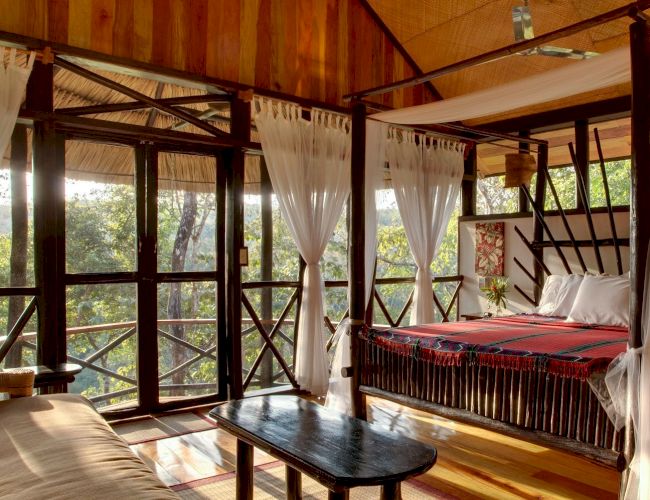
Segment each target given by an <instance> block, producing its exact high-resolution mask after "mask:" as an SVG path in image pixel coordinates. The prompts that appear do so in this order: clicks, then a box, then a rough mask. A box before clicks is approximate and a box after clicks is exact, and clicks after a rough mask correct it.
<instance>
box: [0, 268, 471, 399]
mask: <svg viewBox="0 0 650 500" xmlns="http://www.w3.org/2000/svg"><path fill="white" fill-rule="evenodd" d="M414 282H415V279H414V278H412V277H403V278H380V279H377V280H376V282H375V289H374V293H373V296H374V305H375V306H376V313H377V315H380V316H381V317H383V318H384V319H385V320H386V323H387V324H386V325H385V326H391V327H397V326H400V325H401V324H402V322H403V320H404V318H405V317H406V314H407V312H408V310H409V308H410V307H411V304H412V302H413V292H412V291H411V292H410V294H409V295H408V296H407V299H406V301H405V303H404V304H403V305H402V306H401V309H400V311H399V313H398V314H397V316H396V317H395V318H393V315H391V313H390V312H389V307H387V305H386V303H385V301H384V298H383V297H384V296H383V295H382V293H381V289H382V287H385V286H388V285H408V284H412V283H414ZM462 282H463V277H462V276H446V277H439V278H434V279H433V280H432V284H447V283H448V284H450V285H453V289H452V290H450V291H449V293H448V294H447V296H448V297H449V300H448V303H447V304H446V305H444V304H443V302H444V299H441V297H439V293H438V294H437V293H436V291H435V290H433V289H432V299H433V302H434V304H435V306H436V308H437V311H438V312H439V314H440V318H441V319H442V321H449V320H450V315H451V312H452V310H453V308H454V306H457V304H458V295H459V290H460V287H461V286H462ZM347 286H348V283H347V281H326V282H325V287H326V289H335V288H346V287H347ZM242 288H243V291H242V307H243V308H244V310H245V311H246V313H247V314H248V317H244V318H243V319H242V332H241V335H242V338H243V339H245V338H249V337H250V336H255V335H256V334H257V335H259V337H260V343H259V344H258V346H259V347H260V348H259V351H258V352H257V353H256V355H255V358H254V360H253V362H252V363H251V364H250V366H249V367H247V368H244V389H245V390H246V389H248V388H250V387H251V386H258V387H260V388H265V384H267V385H268V384H269V379H268V377H267V378H266V379H265V380H262V378H261V377H260V375H259V374H258V373H257V372H258V371H259V368H260V366H261V365H262V363H263V360H264V357H265V356H266V354H267V352H270V353H271V355H272V356H273V358H274V359H275V360H277V364H278V365H279V369H278V370H277V371H275V372H273V373H272V374H271V377H270V384H271V385H277V384H278V383H280V381H281V379H286V381H288V383H289V384H290V385H292V386H293V387H296V388H297V387H298V384H297V382H296V379H295V375H294V364H293V359H294V358H295V338H296V332H297V330H298V318H299V315H300V306H301V304H300V300H301V292H302V286H301V283H300V282H299V281H273V282H271V281H269V282H264V281H258V282H248V283H244V284H243V286H242ZM269 288H271V289H281V288H284V289H289V290H291V292H290V293H288V297H289V298H288V300H287V301H286V303H285V304H284V305H283V307H282V309H281V312H280V314H279V315H278V316H277V317H276V318H273V319H261V318H260V314H258V312H257V311H256V310H255V307H254V306H253V303H252V302H251V300H250V298H249V295H248V294H250V293H251V291H253V290H258V291H259V290H264V289H269ZM34 308H35V302H34V301H32V302H31V303H30V304H29V305H28V307H27V309H26V311H25V313H24V316H25V318H26V319H24V318H23V319H24V321H22V320H21V321H18V322H17V324H16V327H15V328H14V329H12V331H11V332H10V333H9V334H8V335H7V336H5V337H0V342H3V344H2V345H3V346H9V345H10V344H13V343H14V342H15V341H17V340H18V341H19V345H20V346H21V347H22V348H25V349H29V350H33V351H35V350H36V333H34V332H25V333H22V332H20V330H22V328H24V326H25V324H26V323H27V319H29V316H30V315H31V314H32V313H33V312H34V311H33V310H34ZM292 312H293V314H291V313H292ZM289 316H293V317H289ZM347 316H348V312H347V310H346V311H345V312H344V313H343V315H342V316H341V317H340V318H330V317H329V316H327V315H326V316H325V317H324V318H323V319H324V322H325V325H326V326H327V328H328V330H329V332H330V338H329V341H328V343H327V348H328V350H329V349H330V348H331V347H332V340H333V337H334V333H335V331H336V328H337V326H338V324H339V323H340V322H341V321H343V320H344V319H345V318H346V317H347ZM294 318H295V319H294ZM382 323H383V322H382ZM158 325H159V328H158V330H157V334H158V337H159V338H162V339H165V340H166V341H168V342H171V343H172V344H174V345H177V346H182V347H183V348H185V349H186V350H187V352H188V354H189V355H188V356H187V359H186V360H185V361H183V362H182V363H181V364H179V365H178V366H173V367H171V368H169V369H168V370H166V371H165V372H164V373H161V374H160V375H159V376H158V381H159V382H160V390H161V391H169V392H170V394H171V393H175V394H178V393H179V392H182V391H183V390H201V391H203V390H214V391H216V390H217V381H216V380H214V381H188V382H186V383H181V384H179V383H173V382H172V383H170V382H171V379H172V377H173V376H174V375H176V374H179V373H185V374H187V373H189V371H190V369H191V368H192V367H194V366H195V365H196V364H197V363H199V362H201V361H203V360H206V359H207V360H212V361H214V362H215V363H218V362H219V360H218V356H217V343H216V337H217V336H216V334H214V331H212V333H211V335H212V336H213V340H212V341H211V342H208V345H207V346H205V345H204V346H203V347H202V346H199V345H196V344H195V343H192V342H190V341H189V340H187V339H182V338H178V337H176V336H174V335H172V334H171V333H169V332H168V331H166V330H165V329H164V327H165V326H172V325H185V326H188V327H196V326H201V325H214V326H215V327H216V320H215V319H164V320H159V321H158ZM66 332H67V336H68V338H71V339H72V338H74V337H76V336H79V335H98V334H105V333H117V334H116V335H115V336H113V337H112V338H111V339H110V340H109V341H108V342H106V343H105V344H104V345H102V346H98V347H97V348H96V349H94V350H92V352H86V353H84V356H81V355H79V354H76V355H74V354H68V361H69V362H71V363H76V364H79V365H81V366H82V367H83V368H84V369H86V370H91V371H93V372H95V373H97V374H99V375H102V376H103V377H106V378H107V380H110V381H113V382H116V381H117V382H121V383H122V384H125V385H127V387H121V388H118V389H113V390H110V389H108V384H107V385H106V388H107V390H105V392H103V393H101V394H96V395H91V396H90V397H89V399H90V400H91V401H93V402H94V403H96V404H104V403H112V402H115V400H119V399H121V398H125V397H128V396H132V395H134V394H137V390H138V388H137V380H136V378H135V376H134V375H131V374H130V373H128V371H132V370H130V369H129V370H120V368H122V367H115V366H110V363H109V362H108V355H109V354H110V353H111V352H113V351H115V350H116V349H118V348H119V347H120V346H123V345H124V343H125V342H127V341H128V340H129V339H131V338H132V337H133V336H134V335H135V334H136V322H135V321H125V322H120V323H109V324H101V325H89V326H80V327H71V328H68V329H67V330H66ZM204 340H206V339H204ZM279 342H282V345H279ZM91 345H92V343H91ZM258 346H256V347H258ZM3 350H8V347H0V354H1V353H2V352H3ZM287 350H288V351H290V352H291V353H293V356H289V355H288V354H286V351H287ZM283 351H284V352H285V353H284V354H283ZM242 354H246V353H242ZM133 361H134V364H135V350H134V360H133ZM133 370H134V368H133ZM215 378H216V371H215ZM165 382H167V383H165Z"/></svg>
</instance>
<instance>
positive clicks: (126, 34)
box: [113, 0, 135, 58]
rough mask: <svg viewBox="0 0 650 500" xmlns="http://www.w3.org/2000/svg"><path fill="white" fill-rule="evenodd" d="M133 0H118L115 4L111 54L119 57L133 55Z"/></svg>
mask: <svg viewBox="0 0 650 500" xmlns="http://www.w3.org/2000/svg"><path fill="white" fill-rule="evenodd" d="M134 1H135V0H120V1H119V2H117V3H116V4H115V22H114V23H113V54H114V55H116V56H120V57H129V58H132V57H133V38H134V34H135V30H134V22H133V21H134V20H133V14H134Z"/></svg>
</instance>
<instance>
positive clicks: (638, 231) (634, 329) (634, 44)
mask: <svg viewBox="0 0 650 500" xmlns="http://www.w3.org/2000/svg"><path fill="white" fill-rule="evenodd" d="M630 52H631V54H630V55H631V61H632V162H631V163H632V166H631V172H630V177H631V181H632V187H631V193H630V194H631V201H630V292H631V293H630V338H629V345H630V347H632V348H635V347H641V345H642V324H641V320H642V308H643V294H644V280H645V274H646V264H647V263H646V255H647V251H648V241H649V240H650V215H648V214H650V196H648V190H650V170H648V165H649V164H650V116H649V115H648V109H650V69H649V68H648V61H649V60H650V30H649V29H648V25H647V23H646V22H645V21H644V20H637V21H636V22H634V23H633V24H631V25H630ZM628 401H629V398H628ZM628 415H629V412H628ZM633 448H634V442H633V436H632V425H631V422H630V419H629V417H628V421H627V422H626V433H625V455H626V458H627V459H628V463H629V461H630V459H631V458H632V452H633ZM623 479H624V481H623V482H622V483H623V487H624V483H625V477H624V478H623Z"/></svg>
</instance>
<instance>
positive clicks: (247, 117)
mask: <svg viewBox="0 0 650 500" xmlns="http://www.w3.org/2000/svg"><path fill="white" fill-rule="evenodd" d="M231 114H232V135H233V136H234V137H235V138H237V139H239V140H241V141H244V142H245V141H248V140H249V139H250V124H251V105H250V102H245V101H243V100H242V99H240V98H236V99H234V100H233V102H232V113H231ZM222 158H223V166H224V169H225V172H226V214H227V222H226V293H227V297H226V309H227V319H226V329H227V338H228V342H227V348H228V355H229V356H228V383H229V398H230V399H239V398H241V397H243V395H244V392H243V381H242V343H241V307H242V284H241V258H240V250H241V249H242V247H243V246H244V168H245V166H244V165H245V155H244V151H243V150H241V149H237V148H234V149H231V150H228V151H225V152H224V153H223V156H222Z"/></svg>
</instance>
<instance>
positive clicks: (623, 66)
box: [344, 4, 650, 498]
mask: <svg viewBox="0 0 650 500" xmlns="http://www.w3.org/2000/svg"><path fill="white" fill-rule="evenodd" d="M645 6H646V5H645V4H643V5H638V4H631V5H630V6H628V7H627V8H626V9H621V10H620V12H618V13H617V15H618V17H622V16H625V15H630V16H631V17H632V18H633V19H634V22H633V23H632V24H631V27H630V40H631V42H630V49H631V50H630V54H631V57H630V61H629V62H628V60H627V57H626V56H625V54H624V53H623V52H620V51H619V52H616V53H614V52H612V53H609V54H606V55H605V56H600V57H598V58H594V59H591V60H588V61H584V62H580V63H575V64H573V65H568V66H566V67H565V68H563V69H561V70H556V71H554V72H549V73H548V74H546V75H544V76H543V77H541V78H540V77H530V78H527V79H524V80H523V81H522V82H521V84H522V86H521V87H518V86H517V83H520V82H513V83H512V84H509V85H506V86H505V87H504V88H501V89H496V90H494V89H493V90H488V91H483V92H481V93H479V94H478V95H476V96H463V97H460V98H454V99H449V100H445V101H442V102H440V103H431V104H428V105H424V106H419V107H414V108H410V109H406V110H395V111H389V112H386V113H379V114H377V115H374V116H373V118H374V119H377V120H382V121H383V120H385V121H387V122H391V123H400V124H403V125H409V126H411V127H420V128H421V127H422V124H423V123H444V122H446V121H448V120H462V119H466V118H467V117H476V116H482V115H481V113H484V114H483V115H485V114H490V113H494V112H495V111H496V109H495V108H494V106H495V105H497V106H501V107H500V108H499V109H498V110H499V111H505V110H507V109H512V108H515V107H520V106H523V105H525V103H526V99H531V96H530V94H533V95H534V94H535V92H530V88H539V89H541V92H542V93H543V94H545V95H546V97H544V96H542V97H541V99H542V101H543V100H546V99H557V98H559V97H561V96H562V95H565V96H567V95H571V94H572V93H577V92H580V91H581V90H583V89H584V88H585V87H584V86H583V85H592V84H593V85H602V86H607V85H611V84H612V83H616V82H620V81H626V80H628V79H630V78H631V80H632V130H633V132H632V188H631V198H632V199H631V208H630V211H631V227H630V235H631V236H630V240H629V246H630V283H629V287H630V288H629V290H630V292H629V297H630V298H629V332H628V329H627V328H611V329H610V328H605V329H601V328H600V327H595V326H587V327H585V326H584V325H583V324H582V323H584V322H573V323H562V324H560V323H559V322H558V321H557V319H555V320H553V319H542V318H540V317H515V318H510V319H508V320H502V319H495V320H488V321H478V322H473V323H468V324H465V325H462V326H457V325H455V326H449V325H444V326H439V325H437V326H435V327H433V326H431V325H421V326H416V327H415V328H413V327H409V328H405V329H397V330H388V331H384V332H379V331H376V330H368V328H367V326H365V321H364V318H365V317H366V308H367V304H368V301H367V300H364V298H367V295H366V293H365V290H364V281H363V279H361V278H362V277H363V276H364V275H365V272H364V271H367V267H368V265H369V263H368V262H367V261H366V262H364V250H365V242H364V230H366V231H367V230H368V227H367V222H366V221H365V220H364V208H365V201H364V194H365V193H364V184H363V179H364V172H363V169H357V170H356V171H354V170H353V173H352V178H353V182H352V195H351V240H352V241H351V252H350V269H351V280H350V283H351V291H350V316H351V320H350V323H351V329H352V334H351V338H350V342H351V365H352V367H351V369H347V370H344V374H346V375H347V374H350V375H351V378H352V409H353V412H354V414H355V415H357V416H363V415H364V412H365V404H364V395H365V394H372V395H378V396H382V397H387V398H390V399H393V400H396V401H398V402H400V403H404V404H407V405H411V406H416V407H418V408H422V409H428V410H431V411H434V412H439V413H442V414H447V415H450V416H454V417H457V418H458V417H467V416H468V415H470V414H473V415H474V417H476V418H473V421H475V422H480V423H481V424H484V425H488V426H492V427H497V428H502V429H504V430H507V431H511V432H512V431H517V432H519V431H522V430H528V431H530V432H529V433H528V435H529V437H531V438H538V439H539V438H541V439H542V440H546V441H547V442H549V443H551V442H552V443H554V444H560V445H562V444H564V445H566V446H567V447H572V445H575V446H573V448H574V449H580V450H581V451H582V452H585V453H588V454H590V455H591V456H594V457H601V458H606V456H607V455H608V453H607V452H606V450H607V449H608V450H614V451H621V452H624V456H625V459H626V460H627V464H629V463H630V461H631V460H632V456H633V449H634V443H633V438H632V425H630V423H631V421H632V420H633V421H634V422H635V423H637V424H638V425H637V426H636V427H635V429H634V434H635V436H636V449H637V453H636V454H635V455H634V459H633V460H632V464H631V466H630V467H629V468H628V471H627V473H626V476H625V477H626V478H628V480H627V481H624V485H623V490H622V492H623V493H624V494H625V495H626V497H628V498H642V497H644V494H643V492H646V491H648V486H649V485H648V484H644V483H643V481H644V480H643V479H642V478H643V474H641V472H640V471H641V470H643V469H644V468H647V467H648V464H647V463H646V462H647V460H648V456H647V455H648V454H647V453H646V452H645V451H644V450H647V443H646V438H644V437H643V436H644V429H643V428H642V427H640V425H645V424H644V423H643V422H646V421H647V420H648V419H647V418H644V415H647V412H648V411H649V409H648V404H647V392H646V391H645V390H644V388H643V387H640V384H639V383H635V382H634V381H637V382H638V380H643V375H642V374H643V373H645V371H647V370H648V366H646V364H647V363H649V361H650V360H648V359H647V356H646V357H643V358H641V360H642V361H641V362H639V358H640V356H639V355H640V354H641V352H642V349H643V347H642V346H643V345H644V343H643V333H642V332H643V325H644V324H645V323H644V320H643V314H642V311H643V307H642V306H643V297H644V277H645V275H646V253H647V248H648V240H649V236H650V226H649V225H648V224H647V222H646V221H645V219H644V216H640V214H641V213H650V212H649V211H648V210H649V209H650V207H649V205H650V201H649V200H648V198H649V197H647V196H645V197H644V196H642V195H641V190H642V189H643V187H642V186H644V185H647V182H648V175H647V169H645V168H640V165H641V164H643V163H648V162H650V144H649V141H648V131H649V130H650V123H649V117H648V116H647V110H648V109H649V108H650V73H649V72H648V69H647V65H646V61H647V60H648V58H649V57H650V30H648V27H647V24H646V16H645V15H643V14H642V13H641V14H639V9H641V10H642V9H643V8H645ZM607 20H611V19H607ZM604 21H605V19H601V20H599V22H604ZM580 24H581V23H578V24H577V25H573V26H570V27H568V28H566V30H568V31H571V30H578V29H584V28H585V26H578V25H580ZM563 31H564V30H558V31H557V32H554V36H556V37H559V36H561V35H562V32H563ZM515 45H516V46H512V47H510V48H509V49H512V50H508V51H506V52H508V53H515V52H516V51H517V50H519V49H521V50H523V49H524V48H525V47H519V45H517V44H515ZM504 50H505V49H504ZM497 52H498V51H494V53H489V54H486V55H485V56H484V57H483V56H477V57H475V58H472V59H470V60H468V61H462V62H460V63H455V64H453V65H451V66H449V67H446V68H442V69H440V70H438V71H434V72H432V73H431V74H427V75H424V76H422V77H417V78H412V79H408V80H405V81H402V82H397V83H395V84H388V85H386V86H382V87H378V88H375V89H370V90H368V91H362V92H358V93H355V94H351V95H350V96H348V97H350V98H356V99H359V98H361V97H366V96H371V95H375V94H379V93H383V92H387V91H392V90H395V89H398V88H401V87H405V86H409V85H415V84H418V83H422V82H423V81H425V80H429V79H430V78H433V77H435V76H439V75H442V74H446V73H449V72H451V71H453V70H455V69H458V68H462V67H467V66H471V65H472V64H476V63H482V62H486V61H489V60H493V59H495V58H497V57H501V56H503V55H504V54H503V53H497ZM600 63H602V65H601V64H600ZM590 70H594V74H595V75H598V76H597V78H594V79H593V80H589V76H590V75H589V72H590ZM601 70H602V72H601ZM585 76H586V78H587V80H589V82H587V81H586V80H585ZM573 81H581V82H582V83H579V84H578V85H577V86H576V87H573V86H572V82H573ZM594 82H595V83H594ZM536 86H538V87H536ZM550 87H552V88H550ZM589 88H594V87H589ZM526 89H528V96H525V95H524V94H525V93H526ZM564 92H566V93H564ZM522 95H523V97H522ZM512 96H514V98H513V99H512V105H509V100H510V98H511V97H512ZM535 99H537V97H532V101H530V102H540V101H535ZM366 105H367V103H366V102H365V101H356V103H355V104H354V107H353V118H352V153H351V154H352V161H353V165H355V164H356V165H359V164H364V163H366V175H367V171H368V169H367V167H368V166H367V162H366V155H365V152H366V135H365V129H366V123H367V121H366V111H367V106H366ZM465 106H467V107H468V108H470V109H469V111H468V109H467V108H466V107H465ZM476 108H478V109H479V110H478V111H476ZM436 111H439V112H440V113H439V114H436ZM538 147H539V149H538V153H539V157H538V164H539V167H538V176H537V182H536V197H535V200H536V201H537V202H538V203H539V206H540V207H543V199H544V194H545V190H546V182H547V181H546V177H547V175H546V174H547V172H546V155H547V149H546V147H545V146H544V145H543V144H541V145H539V146H538ZM389 162H390V159H389ZM578 192H579V193H580V194H581V195H582V196H584V186H582V187H581V186H580V179H579V181H578ZM528 195H529V193H528ZM529 199H530V200H531V201H532V196H529ZM585 206H586V210H585V215H586V217H587V223H588V225H589V226H590V234H591V243H589V241H587V242H580V245H579V244H578V243H577V242H575V241H574V238H573V236H572V235H571V232H570V230H568V233H569V235H570V241H568V242H562V245H560V244H558V243H557V241H554V238H553V236H552V235H551V234H550V232H548V228H547V226H546V225H545V224H544V218H543V213H542V210H540V209H536V210H535V225H534V237H533V239H532V241H528V240H527V239H526V238H525V236H524V235H523V234H520V236H521V237H522V239H524V240H525V241H524V242H525V243H526V246H527V247H528V248H529V250H531V252H533V255H534V257H535V259H534V260H535V269H534V271H533V273H529V276H530V278H531V280H533V282H534V285H535V294H534V295H535V296H534V297H533V298H530V297H528V299H529V300H530V301H531V302H532V303H533V304H537V303H539V301H540V299H541V298H542V288H543V285H544V280H545V274H549V273H548V268H547V267H546V266H545V264H544V247H551V246H552V247H554V248H555V249H556V250H557V252H558V255H560V257H562V250H561V247H562V246H573V247H574V249H575V251H576V252H577V253H578V255H580V249H579V246H585V245H587V246H592V247H593V249H594V252H595V253H596V256H597V257H599V246H600V245H602V244H603V243H602V241H599V240H597V239H596V238H595V236H594V232H593V228H592V227H591V215H590V213H589V209H588V203H587V204H585ZM560 211H561V210H560ZM610 212H611V208H610ZM639 216H640V217H639ZM565 227H566V226H565ZM612 229H613V231H614V234H613V238H612V242H611V243H610V244H612V245H615V246H616V252H617V258H618V266H619V273H620V272H621V269H620V257H618V256H619V255H620V253H619V252H620V247H621V246H623V244H624V242H623V241H621V240H620V239H619V238H617V236H616V233H615V228H614V227H612ZM370 231H372V229H370ZM580 261H581V265H582V271H583V272H584V271H585V269H584V263H583V261H582V259H581V257H580ZM370 265H371V263H370ZM565 267H568V266H565ZM598 271H599V272H601V273H602V272H603V269H602V263H601V261H600V258H598ZM570 272H571V270H570V269H567V273H568V274H569V273H570ZM438 328H441V330H439V329H438ZM477 330H483V331H482V332H481V338H482V339H483V338H486V337H485V336H484V335H485V333H486V331H487V332H492V335H493V336H494V338H492V339H491V342H490V341H487V342H486V341H483V340H482V339H481V340H477V337H478V335H476V333H477ZM507 332H509V333H510V334H512V333H513V332H514V333H515V335H514V338H517V337H518V336H519V337H521V336H522V335H521V334H522V332H524V333H523V337H525V339H521V340H520V341H519V342H517V341H515V340H513V338H510V337H507V336H506V335H507ZM517 332H518V333H517ZM489 335H490V334H489V333H488V336H489ZM569 336H570V338H571V341H569V340H568V338H569ZM532 337H539V338H545V339H546V340H547V341H548V340H550V339H555V340H556V341H557V342H556V343H555V344H552V343H551V344H549V343H544V344H543V345H542V346H541V347H540V344H539V343H538V342H537V341H533V340H532ZM595 338H598V339H599V340H598V342H593V340H594V339H595ZM573 342H575V344H574V343H573ZM498 343H500V344H501V345H500V346H499V347H496V346H495V344H498ZM490 344H493V345H490ZM569 344H571V345H569ZM626 348H627V349H626ZM572 350H575V351H576V352H579V353H580V354H578V355H576V353H572V352H571V351H572ZM619 354H620V355H621V357H619V362H618V364H617V366H618V368H619V369H618V371H619V372H625V371H627V382H625V381H624V380H623V381H622V380H621V379H620V378H619V379H618V381H616V380H612V378H611V377H610V375H612V374H611V373H609V374H608V375H607V379H608V385H609V386H610V387H613V386H614V385H616V384H618V391H613V392H614V394H613V399H614V401H613V406H615V407H616V409H617V411H618V412H619V414H622V415H624V416H626V417H624V419H626V422H625V423H626V424H627V425H626V428H625V429H623V430H621V431H620V432H616V431H615V429H614V426H613V424H612V423H611V422H610V421H609V419H608V418H607V416H606V414H605V411H604V410H603V409H602V408H601V405H600V404H599V402H598V400H597V397H596V396H595V394H594V393H593V392H592V391H591V389H590V388H589V386H588V384H587V381H586V380H587V379H588V378H589V377H590V376H592V375H593V374H594V373H596V372H602V370H603V369H604V367H605V366H606V365H608V364H609V363H610V361H611V360H612V359H613V358H615V357H616V356H617V355H619ZM639 377H641V378H640V379H639ZM637 391H638V392H637ZM631 419H632V420H631ZM618 420H619V421H618V422H617V424H618V425H619V427H620V423H621V422H620V418H619V419H618ZM506 423H507V425H505V424H506ZM562 438H566V439H562ZM586 443H588V444H589V445H591V451H590V450H589V449H588V447H587V446H584V444H586ZM601 451H603V452H604V453H601ZM611 455H612V453H611V452H610V453H609V456H610V458H611ZM614 455H616V454H614ZM622 456H623V454H622V455H621V457H622ZM619 465H620V466H624V465H626V464H625V460H623V461H622V463H619ZM628 475H629V477H628ZM626 488H627V489H626Z"/></svg>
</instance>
